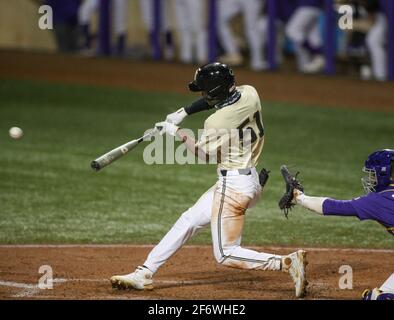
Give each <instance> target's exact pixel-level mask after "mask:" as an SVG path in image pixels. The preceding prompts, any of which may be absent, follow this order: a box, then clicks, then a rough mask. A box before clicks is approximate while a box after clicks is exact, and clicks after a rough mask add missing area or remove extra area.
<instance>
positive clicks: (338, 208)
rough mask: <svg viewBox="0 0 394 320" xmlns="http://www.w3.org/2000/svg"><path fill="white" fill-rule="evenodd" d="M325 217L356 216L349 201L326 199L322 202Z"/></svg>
mask: <svg viewBox="0 0 394 320" xmlns="http://www.w3.org/2000/svg"><path fill="white" fill-rule="evenodd" d="M323 214H324V215H325V216H356V217H357V216H358V214H357V211H356V209H355V208H354V206H353V205H352V203H351V200H334V199H326V200H324V202H323Z"/></svg>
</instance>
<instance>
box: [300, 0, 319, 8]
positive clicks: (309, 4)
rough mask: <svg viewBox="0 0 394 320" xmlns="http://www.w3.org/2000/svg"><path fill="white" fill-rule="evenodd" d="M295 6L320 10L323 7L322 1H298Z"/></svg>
mask: <svg viewBox="0 0 394 320" xmlns="http://www.w3.org/2000/svg"><path fill="white" fill-rule="evenodd" d="M297 4H298V6H304V7H318V8H321V7H323V5H324V0H298V1H297Z"/></svg>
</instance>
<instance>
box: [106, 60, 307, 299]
mask: <svg viewBox="0 0 394 320" xmlns="http://www.w3.org/2000/svg"><path fill="white" fill-rule="evenodd" d="M189 89H190V91H192V92H201V94H202V96H203V98H200V99H199V100H197V101H195V102H194V103H193V104H192V105H191V106H189V107H186V108H181V109H180V110H178V111H176V112H174V113H172V114H169V115H168V116H167V118H166V121H164V122H160V123H157V124H156V128H158V129H159V130H160V133H161V134H164V133H167V134H169V135H171V136H177V137H178V138H180V139H181V141H183V143H184V144H185V146H186V148H187V149H188V150H189V151H190V152H192V153H193V154H194V155H196V156H197V157H199V158H200V159H202V160H203V161H204V162H207V159H208V161H210V162H209V163H212V162H211V159H212V158H213V159H214V160H215V162H216V163H217V178H218V181H217V183H216V184H215V185H213V186H212V187H211V188H210V189H208V191H207V192H205V193H204V194H203V195H202V196H201V197H200V199H199V200H198V201H197V202H196V203H195V204H194V205H193V206H192V207H191V208H189V209H188V210H187V211H186V212H184V213H183V214H182V215H181V216H180V218H179V219H178V220H177V222H175V224H174V226H173V227H172V228H171V229H170V230H169V231H168V233H167V234H166V235H165V236H164V237H163V239H162V240H161V241H160V243H159V244H158V245H156V246H155V247H154V248H153V249H152V251H151V252H150V253H149V255H148V257H147V259H146V261H145V262H144V265H143V266H140V267H138V268H137V269H136V270H135V272H133V273H130V274H127V275H116V276H113V277H111V283H112V286H113V287H114V288H118V289H128V288H129V289H132V288H134V289H139V290H144V289H153V280H152V278H153V274H154V273H156V272H157V270H158V269H159V268H160V267H161V266H162V265H163V264H164V263H165V262H166V261H168V259H170V257H171V256H172V255H173V254H174V253H175V252H177V251H178V250H179V249H180V248H181V247H182V246H183V245H184V244H185V243H186V241H187V240H189V239H190V238H191V237H193V235H195V234H196V233H197V232H198V231H199V230H201V229H202V228H204V227H206V226H207V225H209V224H210V225H211V234H212V243H213V251H214V256H215V259H216V261H217V262H218V263H220V264H222V265H224V266H227V267H233V268H238V269H249V270H272V271H283V272H288V273H289V274H290V276H291V277H292V279H293V282H294V284H295V288H296V290H295V291H296V296H297V297H302V296H304V295H305V289H306V284H307V282H306V275H305V266H306V252H305V251H303V250H298V251H297V252H294V253H291V254H289V255H286V256H280V255H274V254H269V253H264V252H257V251H254V250H249V249H246V248H243V247H242V246H241V238H242V232H243V226H244V221H245V215H246V210H247V209H248V208H250V207H252V206H253V205H254V204H255V203H256V202H257V200H258V199H259V197H260V194H261V191H262V187H261V185H260V182H259V174H258V173H257V170H256V166H257V163H258V160H259V157H260V155H261V152H262V150H263V145H264V127H263V124H262V118H261V103H260V98H259V95H258V93H257V91H256V89H255V88H254V87H252V86H250V85H243V86H236V85H235V78H234V73H233V71H232V69H230V68H229V67H228V66H227V65H225V64H221V63H211V64H208V65H205V66H203V67H201V68H199V69H198V70H197V71H196V73H195V77H194V80H193V81H192V82H191V83H190V84H189ZM212 109H214V110H215V112H214V113H212V114H211V115H210V116H209V117H208V118H207V119H206V121H205V123H204V131H203V134H202V136H201V137H200V139H199V141H197V142H196V141H195V140H194V138H193V137H191V136H190V135H189V132H190V131H187V130H182V129H180V128H179V127H178V126H177V125H176V124H179V123H181V122H182V120H183V119H184V118H185V117H186V116H187V115H189V114H194V113H197V112H200V111H205V110H212ZM246 128H247V129H246ZM240 130H242V137H243V138H240ZM252 133H253V134H252ZM247 137H249V139H248V138H247ZM241 139H242V141H243V142H242V143H240V140H241ZM237 141H238V142H237ZM246 141H249V143H246ZM244 142H245V144H244ZM246 145H248V147H246Z"/></svg>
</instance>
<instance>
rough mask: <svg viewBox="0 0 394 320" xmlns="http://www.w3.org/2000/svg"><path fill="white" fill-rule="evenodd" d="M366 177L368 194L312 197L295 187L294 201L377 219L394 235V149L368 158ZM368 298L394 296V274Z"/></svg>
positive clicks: (320, 210)
mask: <svg viewBox="0 0 394 320" xmlns="http://www.w3.org/2000/svg"><path fill="white" fill-rule="evenodd" d="M363 171H364V172H365V173H366V174H367V175H366V177H364V178H363V179H362V182H363V186H364V189H365V190H366V192H367V195H365V196H361V197H358V198H355V199H352V200H336V199H330V198H328V197H310V196H307V195H306V194H305V193H304V192H302V191H301V190H298V189H297V188H294V190H293V191H292V192H293V194H294V198H293V203H296V204H299V205H301V206H303V207H304V208H307V209H309V210H311V211H313V212H316V213H319V214H322V215H324V216H344V217H350V216H354V217H357V218H359V219H360V220H366V219H369V220H375V221H377V222H379V223H380V224H381V225H382V226H383V227H385V228H386V229H387V231H388V232H389V233H391V234H392V235H394V150H390V149H385V150H378V151H376V152H374V153H372V154H370V155H369V156H368V158H367V160H366V161H365V164H364V168H363ZM363 298H364V299H365V300H387V299H390V300H394V274H392V275H391V276H390V277H389V278H388V279H387V280H386V282H385V283H384V284H383V285H382V286H381V287H380V288H375V289H373V290H366V291H364V294H363Z"/></svg>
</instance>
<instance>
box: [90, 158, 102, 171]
mask: <svg viewBox="0 0 394 320" xmlns="http://www.w3.org/2000/svg"><path fill="white" fill-rule="evenodd" d="M90 167H91V168H92V169H93V170H96V171H99V170H100V169H101V166H100V163H99V162H98V161H96V160H93V161H92V162H91V163H90Z"/></svg>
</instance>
